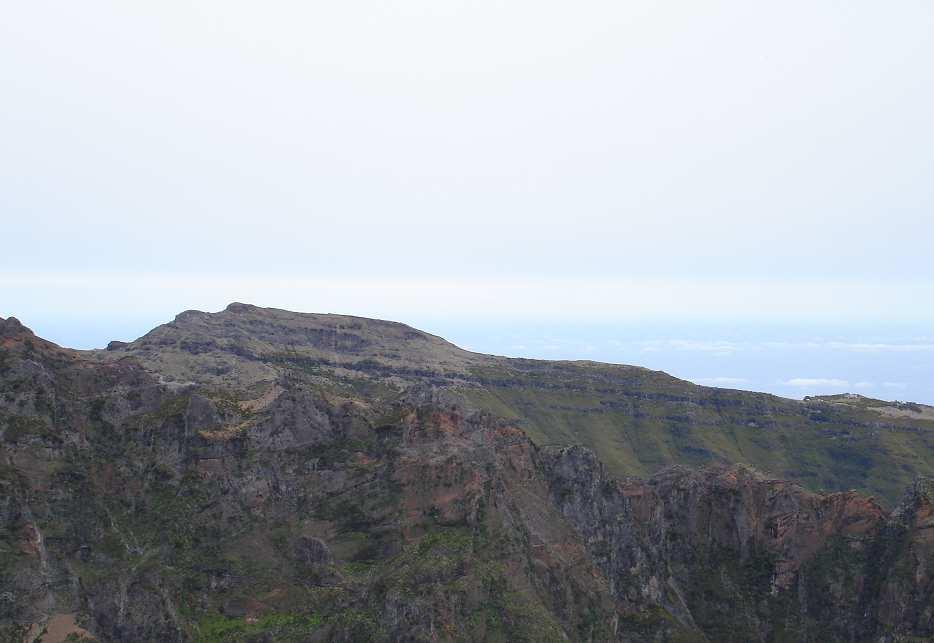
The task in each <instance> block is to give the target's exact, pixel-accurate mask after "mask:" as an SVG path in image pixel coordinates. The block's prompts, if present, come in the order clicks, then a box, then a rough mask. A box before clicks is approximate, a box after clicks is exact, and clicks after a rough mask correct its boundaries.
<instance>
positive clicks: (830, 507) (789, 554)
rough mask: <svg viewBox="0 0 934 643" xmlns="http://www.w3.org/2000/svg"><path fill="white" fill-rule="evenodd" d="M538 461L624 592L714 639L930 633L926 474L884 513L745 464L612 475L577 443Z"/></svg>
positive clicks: (853, 497)
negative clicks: (642, 476) (638, 476)
mask: <svg viewBox="0 0 934 643" xmlns="http://www.w3.org/2000/svg"><path fill="white" fill-rule="evenodd" d="M545 460H546V462H547V467H548V469H549V470H550V471H551V480H552V495H553V498H554V501H555V502H556V503H557V504H558V505H559V506H560V508H561V511H562V513H563V514H564V515H565V516H566V517H568V518H569V519H570V520H571V522H572V523H573V524H574V525H575V527H577V529H578V531H579V532H580V533H581V535H582V536H583V537H584V538H585V540H586V541H587V546H588V550H589V551H590V552H591V555H592V556H593V558H594V561H595V562H596V564H597V565H598V566H599V567H600V569H601V570H602V571H603V572H604V573H605V574H606V575H607V578H608V579H609V581H610V583H611V587H612V589H613V591H614V593H615V594H616V595H617V596H618V597H619V598H620V599H621V600H623V601H625V602H626V603H632V604H638V602H639V601H640V600H644V599H645V598H649V599H650V600H652V601H654V602H657V603H658V604H660V605H661V606H662V607H664V608H665V610H666V611H667V612H668V613H670V614H671V615H672V616H674V617H675V618H677V619H678V620H679V621H680V622H682V623H683V624H684V625H686V626H689V627H697V628H699V629H700V630H702V631H703V632H704V633H705V634H706V635H707V636H709V637H710V638H712V639H715V640H776V639H782V638H783V637H786V638H787V637H790V638H792V639H793V640H814V641H826V640H876V639H877V638H878V637H882V636H884V635H900V636H931V635H932V634H934V619H932V613H934V607H932V606H934V584H932V583H931V581H930V572H929V571H928V567H929V565H930V564H931V561H932V560H934V559H932V558H931V556H932V555H934V550H932V549H931V546H930V545H931V543H930V542H929V540H930V539H929V538H928V536H929V534H928V535H925V531H926V530H927V529H930V527H927V528H926V527H925V526H924V525H926V524H928V522H929V521H930V514H929V512H930V506H931V505H930V503H931V499H932V496H931V494H930V486H931V485H930V482H926V481H919V483H918V484H917V485H916V487H915V489H914V490H913V491H912V492H911V493H910V494H909V495H908V496H907V497H906V499H905V501H904V502H903V504H902V505H901V506H900V507H899V509H898V510H897V511H896V512H895V513H894V514H891V515H889V514H887V513H886V512H885V511H884V510H883V509H882V508H881V507H880V506H879V505H878V504H876V503H875V502H874V501H873V500H871V499H867V498H865V497H862V496H860V495H858V494H856V493H852V492H850V493H836V494H829V495H819V494H814V493H810V492H807V491H805V490H804V489H802V488H801V487H799V486H797V485H793V484H790V483H788V482H784V481H778V480H769V479H767V478H765V477H763V476H762V475H761V474H759V473H757V472H755V471H753V470H750V469H748V468H746V467H742V466H731V467H719V468H709V469H705V470H701V471H692V470H689V469H685V468H680V467H675V468H672V469H669V470H667V471H664V472H662V473H660V474H658V475H656V476H654V477H653V478H651V479H650V480H647V481H641V480H626V481H617V480H613V479H611V478H609V477H608V476H607V475H606V472H605V470H604V468H603V467H602V465H600V464H599V462H597V461H596V459H595V458H594V456H593V454H592V453H590V452H588V451H586V450H583V449H579V448H569V449H560V450H554V451H551V452H548V453H547V455H546V457H545ZM919 516H920V518H919ZM909 525H910V526H909ZM909 532H910V533H911V535H910V536H909V535H908V533H909ZM920 561H926V562H924V563H921V562H920ZM894 605H898V606H899V608H898V609H897V610H893V609H892V607H893V606H894Z"/></svg>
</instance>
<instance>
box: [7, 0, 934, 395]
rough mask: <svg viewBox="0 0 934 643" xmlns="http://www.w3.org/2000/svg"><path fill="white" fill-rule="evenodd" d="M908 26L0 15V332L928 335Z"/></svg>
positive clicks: (508, 14)
mask: <svg viewBox="0 0 934 643" xmlns="http://www.w3.org/2000/svg"><path fill="white" fill-rule="evenodd" d="M932 33H934V4H932V3H931V2H929V1H927V0H925V1H914V2H913V1H893V2H886V3H880V2H861V1H849V2H831V1H829V0H828V1H819V2H814V1H813V0H811V1H808V2H781V3H776V2H769V3H766V2H750V1H748V0H747V1H743V2H714V1H709V2H655V1H653V2H649V1H644V2H643V1H636V2H632V1H624V2H619V1H614V2H575V3H567V2H561V3H550V2H542V1H540V0H539V1H536V2H526V1H524V0H510V1H509V2H449V1H446V0H432V1H430V2H429V1H426V2H421V1H418V0H409V1H406V2H398V3H384V2H361V1H354V0H345V1H344V2H336V3H307V2H301V3H299V2H295V3H287V2H267V3H255V2H251V3H245V2H244V3H239V2H230V1H225V2H185V3H181V2H159V3H127V2H113V3H109V2H94V1H90V0H89V1H86V2H73V3H61V2H55V3H52V2H43V1H41V0H31V1H30V2H16V3H8V6H6V7H5V9H4V19H3V20H2V21H0V97H2V101H0V181H2V183H0V216H2V226H0V234H2V238H3V244H2V253H0V315H2V316H6V315H9V314H14V315H17V316H19V317H21V318H22V319H23V320H24V321H26V322H27V323H30V322H31V325H33V326H34V327H36V328H37V330H42V329H43V328H46V329H49V333H51V334H54V333H59V335H58V336H57V339H59V340H60V341H65V342H66V343H68V342H70V343H72V344H75V345H94V344H95V343H96V342H99V341H101V340H102V338H103V337H107V336H118V335H119V336H127V335H131V334H132V333H133V332H135V331H139V332H142V331H144V330H146V329H147V328H148V327H150V326H152V325H153V324H154V323H155V322H158V321H161V320H164V319H166V318H171V316H172V315H173V314H174V313H175V312H178V311H179V310H182V309H185V308H199V309H203V310H217V309H219V308H222V307H223V306H224V305H225V304H226V303H227V302H229V301H231V300H241V301H252V302H255V303H259V304H265V305H273V306H279V307H284V308H293V309H298V310H313V311H333V312H348V313H354V314H361V315H370V316H381V317H392V318H395V319H401V320H404V321H411V322H416V323H422V324H425V323H427V324H429V325H430V324H432V323H433V324H435V327H436V328H439V329H442V330H443V329H445V328H448V327H451V328H453V326H452V324H454V323H455V321H456V323H458V324H466V323H467V322H471V321H473V322H476V324H477V326H476V327H477V328H480V327H484V328H493V327H495V325H496V324H497V323H502V324H507V323H508V324H512V323H516V324H519V325H520V326H521V324H522V323H524V322H526V323H527V322H530V321H535V322H536V323H544V322H554V323H561V324H563V325H564V326H563V327H564V328H571V327H573V326H574V324H578V325H579V327H580V328H584V327H588V325H589V326H594V325H606V324H610V325H612V324H614V323H624V322H625V323H627V324H630V323H635V322H641V323H643V324H649V323H656V322H659V320H661V321H666V320H667V321H672V320H677V321H680V322H690V321H691V320H706V321H710V320H719V321H720V322H722V323H748V324H761V323H763V322H764V321H769V322H774V321H782V322H784V323H786V324H790V325H794V326H795V327H805V328H806V327H807V325H808V324H816V323H820V324H823V326H822V328H825V329H826V328H832V327H833V325H834V324H840V325H849V326H852V325H854V324H856V325H861V326H860V327H862V328H870V329H873V331H874V332H877V333H878V332H881V331H882V330H884V329H885V328H888V326H889V325H897V324H903V325H904V324H915V325H923V324H925V323H928V322H932V321H934V261H932V259H931V253H932V242H934V210H932V205H934V176H932V170H934V126H932V123H931V114H934V82H932V81H934V72H932V62H931V61H934V39H932V38H931V34H932ZM461 327H462V328H466V327H467V326H461ZM893 328H894V326H893ZM56 329H57V330H56ZM847 332H850V331H847ZM892 332H893V333H894V332H895V331H892ZM47 334H48V333H47ZM912 337H914V335H912ZM54 338H56V337H53V339H54ZM850 339H852V340H853V341H855V342H856V343H859V342H860V341H862V340H861V338H860V337H851V338H850ZM923 341H924V340H922V343H923ZM479 343H480V344H482V343H483V341H482V338H480V342H479ZM481 347H482V346H481ZM812 379H818V378H812ZM823 379H828V380H833V379H837V380H840V381H843V380H844V379H845V378H841V377H825V378H823ZM850 379H852V378H850ZM847 381H849V380H847Z"/></svg>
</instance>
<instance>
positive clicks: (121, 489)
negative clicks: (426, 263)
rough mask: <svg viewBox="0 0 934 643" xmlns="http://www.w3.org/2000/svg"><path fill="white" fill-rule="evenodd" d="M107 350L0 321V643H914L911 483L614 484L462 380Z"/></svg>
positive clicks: (919, 523) (922, 544) (924, 541)
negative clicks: (33, 637)
mask: <svg viewBox="0 0 934 643" xmlns="http://www.w3.org/2000/svg"><path fill="white" fill-rule="evenodd" d="M212 350H213V349H212ZM116 352H118V351H111V352H110V353H109V355H108V357H109V359H108V360H100V359H98V355H97V354H90V355H89V354H86V353H78V352H75V351H69V350H67V349H62V348H59V347H57V346H55V345H53V344H50V343H48V342H45V341H43V340H41V339H39V338H37V337H35V336H34V335H32V333H31V332H29V331H28V330H27V329H25V328H23V327H22V326H21V325H20V324H19V323H18V322H16V321H15V320H12V319H11V320H5V321H2V322H0V463H2V464H0V488H2V489H3V490H4V491H3V493H2V495H0V527H2V529H0V586H2V587H3V588H4V590H3V594H2V599H0V634H2V636H0V638H3V637H6V638H8V639H9V640H20V639H22V637H23V636H24V635H27V633H29V632H31V633H32V634H37V633H39V632H41V630H42V628H43V627H44V626H49V627H51V626H53V625H54V627H55V628H59V629H61V628H60V627H59V626H60V625H61V624H63V623H64V624H65V625H66V627H65V628H64V629H71V630H72V631H74V632H76V633H77V632H80V631H82V629H83V630H84V631H87V632H89V633H90V634H92V635H93V636H96V637H98V638H100V639H101V640H115V641H143V640H153V641H156V640H158V641H173V640H197V641H221V640H224V641H238V640H239V641H261V640H277V641H279V640H282V641H288V640H294V641H308V640H321V641H325V640H327V641H331V640H334V641H367V640H409V641H438V640H441V641H448V640H489V641H523V640H525V641H549V640H555V641H561V640H581V641H611V640H625V641H653V640H736V641H739V640H789V639H792V640H814V641H822V640H859V641H862V640H876V639H878V638H879V636H881V635H883V634H885V635H898V636H903V637H911V636H913V637H918V638H922V637H930V636H932V635H934V615H932V610H931V606H932V605H934V594H932V590H934V582H932V570H934V551H932V547H934V540H932V534H934V512H932V495H931V494H932V489H931V485H930V483H929V482H926V481H923V480H919V481H918V482H917V483H916V484H915V485H914V486H913V487H911V489H910V491H909V493H908V495H907V496H906V498H905V501H904V502H903V503H902V504H901V505H900V506H899V508H898V509H897V510H896V511H895V512H893V513H891V514H890V513H888V512H886V511H885V510H884V509H883V508H882V507H880V506H879V505H877V504H876V503H875V502H873V501H872V500H870V499H866V498H864V497H861V496H860V495H858V494H855V493H838V494H830V495H825V494H815V493H811V492H808V491H806V490H804V489H803V488H801V487H798V486H796V485H793V484H789V483H785V482H780V481H775V480H771V479H769V478H767V477H764V476H762V475H761V474H758V473H756V472H754V471H751V470H749V469H748V468H746V467H743V466H730V467H713V468H709V469H703V470H699V471H691V470H687V469H684V468H674V469H671V468H668V469H664V470H663V471H661V472H659V473H658V474H657V475H656V476H654V477H652V478H651V479H649V480H639V479H634V478H626V479H623V480H618V479H616V478H614V477H613V476H612V475H610V474H608V473H607V471H606V469H605V468H604V467H603V466H602V465H601V464H600V463H599V461H598V459H597V458H596V456H595V455H594V454H593V453H592V452H590V451H589V450H587V449H584V448H582V447H539V446H536V445H535V444H534V443H533V441H531V440H530V439H529V438H528V437H527V435H526V434H525V432H524V431H522V430H521V429H520V428H519V427H517V426H516V425H515V423H513V422H511V421H510V420H508V419H506V418H501V417H496V416H494V415H492V414H490V413H487V412H485V411H483V410H478V409H476V408H470V407H467V406H464V405H463V400H464V397H463V394H462V393H463V391H462V387H463V384H462V383H458V384H457V385H456V386H450V385H449V384H448V383H447V380H444V383H442V384H440V385H439V384H431V383H426V382H425V381H424V379H423V378H424V376H423V375H420V374H413V373H411V372H409V371H408V370H406V371H404V372H402V373H400V374H398V375H392V377H396V378H398V379H397V380H395V381H394V382H393V384H392V385H389V384H384V383H380V382H379V380H378V379H377V378H376V376H374V375H373V374H374V373H379V378H384V377H386V375H385V371H384V370H382V368H375V369H374V367H372V366H371V365H366V366H364V367H362V368H361V369H360V370H359V371H358V370H356V369H353V368H346V369H345V370H346V371H347V372H348V373H354V374H355V375H354V376H353V377H350V376H344V375H340V376H332V375H329V374H327V373H323V372H322V371H320V370H318V369H317V368H314V369H309V370H306V369H303V368H293V367H289V368H285V369H282V370H278V369H280V368H281V367H280V366H275V367H274V368H275V369H277V370H276V374H277V378H276V379H275V381H267V382H263V381H262V380H257V381H256V382H254V383H252V384H251V385H250V386H248V387H244V388H223V387H222V386H220V385H219V383H218V380H217V379H214V378H215V375H214V374H213V373H209V374H208V376H207V378H206V382H205V383H200V384H199V383H191V384H185V383H182V382H180V381H178V380H176V379H172V378H168V377H166V376H165V375H164V374H162V373H158V372H150V371H147V369H146V368H143V367H142V366H141V365H140V360H138V359H137V358H135V357H130V358H128V359H116V360H113V359H112V357H113V354H114V353H116ZM182 357H185V356H184V355H182ZM171 359H175V358H171ZM186 359H187V358H186ZM241 359H242V358H241ZM342 359H343V358H342ZM361 359H367V356H366V355H364V356H362V357H361ZM144 363H147V364H149V365H151V364H152V363H153V362H145V361H144ZM189 364H190V365H192V366H190V367H191V368H197V365H198V362H197V360H195V361H192V362H189ZM341 368H344V367H341ZM406 369H408V366H406ZM195 375H197V373H195ZM470 386H472V387H476V386H479V385H478V384H476V383H470Z"/></svg>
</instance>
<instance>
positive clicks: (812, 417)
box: [95, 304, 934, 505]
mask: <svg viewBox="0 0 934 643" xmlns="http://www.w3.org/2000/svg"><path fill="white" fill-rule="evenodd" d="M111 348H112V349H113V350H109V351H100V352H98V353H97V354H96V355H95V357H96V358H99V359H105V360H110V361H116V360H120V359H123V358H125V357H133V358H134V359H135V360H137V361H138V362H139V363H141V364H142V365H143V366H144V367H145V368H146V369H147V370H149V371H150V372H151V373H153V374H155V375H156V376H157V377H159V378H162V381H169V382H176V383H184V382H197V383H199V384H201V385H204V386H209V387H215V388H224V389H227V390H234V391H238V394H240V395H242V396H246V397H248V396H251V395H254V394H258V393H259V392H261V391H262V390H265V388H266V387H268V385H269V383H271V382H274V381H276V380H277V379H278V378H279V377H281V376H283V375H285V374H290V373H291V374H296V373H300V374H301V375H302V376H307V377H309V378H311V381H315V382H316V383H317V384H319V385H321V386H329V387H334V386H341V387H343V388H344V389H345V390H347V391H355V392H356V394H364V395H366V397H367V398H368V399H379V400H384V401H385V400H390V399H392V398H393V397H394V396H396V395H398V394H399V393H400V392H401V391H404V390H406V389H407V388H409V387H412V386H424V385H426V384H430V385H432V386H436V387H443V388H444V389H445V390H447V391H449V392H451V393H452V394H455V395H456V396H457V398H458V399H459V401H460V402H461V403H462V404H463V405H465V406H466V407H469V408H474V409H478V410H485V411H487V412H489V413H492V414H494V415H496V416H498V417H503V418H508V419H509V420H510V421H512V422H514V423H516V424H517V425H518V426H520V427H521V428H522V429H523V430H524V431H525V432H526V433H527V434H528V435H529V436H530V437H531V438H532V439H533V440H534V441H535V442H536V443H537V444H540V445H545V444H556V445H572V444H581V445H585V446H587V447H589V448H591V449H592V450H593V451H594V452H596V453H597V454H598V456H599V457H600V459H601V460H602V461H603V462H604V463H605V464H606V465H607V466H608V467H609V469H610V471H611V472H613V473H614V474H615V475H618V476H623V475H641V476H648V475H651V474H653V473H655V472H657V471H659V470H661V469H662V468H664V467H666V466H668V465H671V464H685V465H690V466H704V465H707V464H717V463H720V464H723V463H732V462H742V463H747V464H750V465H752V466H754V467H756V468H758V469H760V470H763V471H767V472H769V473H770V474H772V475H774V476H776V477H781V478H787V479H791V480H795V481H798V482H800V483H802V484H804V485H805V486H807V487H808V488H810V489H812V490H819V489H828V490H834V491H845V490H849V489H858V490H861V491H863V492H866V493H869V494H874V495H877V496H879V497H880V498H881V499H882V501H883V502H884V503H886V504H889V505H892V504H894V503H895V502H897V501H898V499H899V497H900V495H901V494H902V491H903V490H904V489H905V487H906V486H907V485H909V484H911V482H912V481H913V480H914V478H915V477H916V476H918V475H922V474H923V475H934V412H931V411H934V410H932V409H930V408H929V407H922V406H920V405H915V406H910V407H902V408H897V407H895V406H894V405H892V404H889V403H885V402H881V401H868V400H866V399H865V398H854V397H845V396H837V397H833V398H813V399H808V400H805V401H803V402H801V401H797V400H788V399H784V398H779V397H776V396H773V395H767V394H764V393H751V392H747V391H733V390H726V389H714V388H706V387H702V386H696V385H694V384H691V383H690V382H685V381H682V380H678V379H676V378H673V377H671V376H669V375H666V374H665V373H662V372H658V371H650V370H647V369H644V368H638V367H633V366H618V365H611V364H600V363H595V362H548V361H539V360H526V359H508V358H503V357H495V356H491V355H482V354H478V353H471V352H468V351H464V350H462V349H459V348H457V347H456V346H454V345H453V344H450V343H448V342H445V341H444V340H442V339H440V338H438V337H435V336H433V335H429V334H427V333H423V332H421V331H418V330H415V329H413V328H410V327H408V326H405V325H403V324H397V323H392V322H384V321H379V320H370V319H363V318H358V317H347V316H341V315H316V314H303V313H293V312H288V311H282V310H275V309H265V308H257V307H255V306H249V305H246V304H231V305H230V306H228V307H227V309H226V310H224V311H222V312H220V313H213V314H211V313H202V312H197V311H187V312H185V313H182V314H180V315H179V316H178V317H177V318H176V319H175V320H174V321H173V322H171V323H169V324H165V325H163V326H160V327H159V328H156V329H155V330H153V331H152V332H150V333H148V334H147V335H145V336H144V337H142V338H140V339H138V340H136V341H134V342H132V343H130V344H119V343H116V344H115V345H113V346H112V347H111ZM925 409H927V411H926V410H925Z"/></svg>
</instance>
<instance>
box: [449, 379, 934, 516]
mask: <svg viewBox="0 0 934 643" xmlns="http://www.w3.org/2000/svg"><path fill="white" fill-rule="evenodd" d="M513 364H515V366H513ZM476 374H477V376H478V377H479V378H480V379H481V380H482V381H483V384H484V386H483V387H482V388H465V389H464V393H465V395H466V396H467V397H468V398H469V399H470V400H471V401H472V403H473V404H476V405H477V406H480V407H482V408H485V409H487V410H489V411H491V412H493V413H496V414H498V415H502V416H505V417H510V418H514V419H516V420H517V421H518V423H519V424H520V425H521V426H522V427H523V428H524V429H525V430H526V431H527V432H528V433H529V435H530V436H531V437H532V439H533V440H535V441H536V442H538V443H539V444H583V445H586V446H588V447H590V448H592V449H593V450H594V451H595V452H596V453H597V454H598V456H599V457H600V459H601V460H603V461H604V462H605V463H606V464H607V466H608V467H609V468H610V470H611V471H612V472H614V473H615V474H617V475H620V476H626V475H631V476H645V475H649V474H651V473H653V472H655V471H657V470H659V469H661V468H663V467H665V466H667V465H670V464H672V463H679V464H686V465H702V464H707V463H710V462H717V461H725V462H742V463H746V464H750V465H752V466H754V467H756V468H758V469H760V470H762V471H764V472H767V473H769V474H772V475H774V476H776V477H779V478H787V479H792V480H796V481H799V482H801V483H803V484H805V485H806V486H808V487H811V488H813V489H822V488H823V489H828V490H845V489H859V490H861V491H864V492H867V493H869V494H874V495H878V496H881V497H882V498H883V499H884V500H885V501H886V502H888V503H889V504H894V503H895V502H896V501H897V500H898V499H899V498H900V497H901V495H902V493H903V492H904V490H905V489H906V487H907V486H908V485H909V484H911V482H912V480H913V479H914V478H915V476H917V475H918V474H928V475H932V474H934V422H931V421H929V420H912V419H909V418H898V419H895V418H892V417H887V416H885V415H882V414H880V413H879V412H877V411H874V410H872V409H870V408H869V407H870V406H871V405H877V404H883V403H882V402H872V403H871V404H868V403H866V401H865V399H860V400H852V403H850V402H851V401H850V400H848V399H846V398H829V399H813V400H807V401H804V402H799V401H795V400H786V399H783V398H779V397H775V396H772V395H767V394H763V393H750V392H746V391H731V390H725V389H712V388H706V387H700V386H695V385H693V384H690V383H689V382H684V381H681V380H677V379H675V378H673V377H670V376H668V375H666V374H664V373H660V372H653V371H647V370H644V369H635V368H629V367H614V366H609V365H598V364H590V363H547V362H532V361H521V362H520V361H516V362H502V363H500V364H499V365H497V366H494V367H490V368H484V369H478V370H477V372H476Z"/></svg>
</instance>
